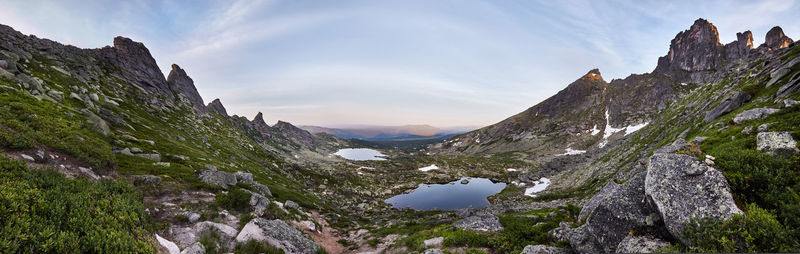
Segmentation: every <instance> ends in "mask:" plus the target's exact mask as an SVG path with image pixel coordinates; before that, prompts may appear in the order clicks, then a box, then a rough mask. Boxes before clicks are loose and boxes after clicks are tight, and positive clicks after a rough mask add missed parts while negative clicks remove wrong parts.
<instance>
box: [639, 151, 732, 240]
mask: <svg viewBox="0 0 800 254" xmlns="http://www.w3.org/2000/svg"><path fill="white" fill-rule="evenodd" d="M645 194H646V195H647V198H648V199H649V200H651V201H652V202H653V204H654V205H655V207H656V208H657V209H658V211H659V213H660V216H661V218H662V219H663V221H664V224H665V226H666V228H667V230H668V231H669V232H670V233H671V234H672V235H673V236H674V237H676V238H678V239H680V240H681V241H684V243H686V242H685V239H683V238H682V236H683V228H684V225H685V224H686V223H688V222H690V220H692V219H700V218H713V219H729V218H730V217H731V216H733V215H734V214H741V213H742V211H741V210H740V209H739V208H738V207H737V206H736V203H735V202H734V201H733V196H732V195H731V192H730V187H728V182H727V180H726V179H725V176H723V175H722V172H719V171H718V170H716V169H714V168H713V167H710V166H708V165H706V164H705V163H703V162H702V161H700V160H698V159H696V158H694V157H691V156H688V155H683V154H669V153H659V154H654V155H653V156H651V157H650V160H649V162H648V164H647V177H646V178H645Z"/></svg>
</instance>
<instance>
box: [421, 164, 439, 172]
mask: <svg viewBox="0 0 800 254" xmlns="http://www.w3.org/2000/svg"><path fill="white" fill-rule="evenodd" d="M434 169H439V167H437V166H436V165H435V164H431V165H430V166H427V167H421V168H419V171H422V172H428V171H431V170H434Z"/></svg>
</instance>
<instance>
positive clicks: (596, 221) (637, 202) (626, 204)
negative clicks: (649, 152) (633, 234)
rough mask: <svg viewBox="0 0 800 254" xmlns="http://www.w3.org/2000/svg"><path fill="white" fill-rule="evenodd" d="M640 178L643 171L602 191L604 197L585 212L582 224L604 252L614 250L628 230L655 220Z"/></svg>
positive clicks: (655, 215) (655, 217)
mask: <svg viewBox="0 0 800 254" xmlns="http://www.w3.org/2000/svg"><path fill="white" fill-rule="evenodd" d="M644 180H645V172H640V173H638V174H636V175H634V176H633V177H631V178H630V179H628V181H627V182H625V183H624V184H621V185H619V187H617V188H613V189H612V190H611V191H612V192H611V193H608V194H604V196H605V197H606V198H605V199H603V200H601V201H600V202H599V204H598V205H597V207H596V208H595V209H594V210H593V211H591V213H589V217H588V218H587V219H586V225H588V229H589V232H591V233H592V235H594V236H595V238H596V239H597V243H598V244H600V246H602V247H603V251H604V252H614V251H615V250H616V248H617V245H619V242H620V241H622V239H623V238H625V237H626V236H628V234H629V233H630V231H631V230H633V229H638V228H643V227H647V226H653V223H654V221H656V220H658V218H659V217H658V215H657V214H658V211H656V210H655V209H653V208H652V207H651V206H650V205H648V204H647V202H646V198H645V195H644Z"/></svg>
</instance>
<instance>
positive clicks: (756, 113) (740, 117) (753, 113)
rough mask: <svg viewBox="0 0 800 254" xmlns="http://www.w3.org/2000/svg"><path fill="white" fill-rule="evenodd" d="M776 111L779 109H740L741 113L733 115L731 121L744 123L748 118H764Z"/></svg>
mask: <svg viewBox="0 0 800 254" xmlns="http://www.w3.org/2000/svg"><path fill="white" fill-rule="evenodd" d="M778 111H779V109H775V108H754V109H749V110H745V111H742V113H739V114H737V115H736V116H735V117H733V123H735V124H742V123H744V122H746V121H750V120H758V119H764V118H766V117H767V116H769V115H771V114H774V113H775V112H778Z"/></svg>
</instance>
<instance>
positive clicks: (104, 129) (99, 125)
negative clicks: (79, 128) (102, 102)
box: [86, 112, 111, 137]
mask: <svg viewBox="0 0 800 254" xmlns="http://www.w3.org/2000/svg"><path fill="white" fill-rule="evenodd" d="M86 122H88V123H89V124H90V125H91V126H92V130H94V131H96V132H99V133H100V134H103V136H106V137H108V135H109V134H111V129H109V127H108V123H106V121H105V120H103V119H102V118H100V117H99V116H97V115H95V114H94V113H91V112H89V119H88V120H86Z"/></svg>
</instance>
